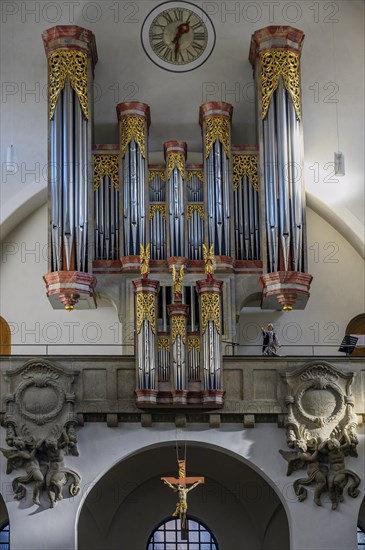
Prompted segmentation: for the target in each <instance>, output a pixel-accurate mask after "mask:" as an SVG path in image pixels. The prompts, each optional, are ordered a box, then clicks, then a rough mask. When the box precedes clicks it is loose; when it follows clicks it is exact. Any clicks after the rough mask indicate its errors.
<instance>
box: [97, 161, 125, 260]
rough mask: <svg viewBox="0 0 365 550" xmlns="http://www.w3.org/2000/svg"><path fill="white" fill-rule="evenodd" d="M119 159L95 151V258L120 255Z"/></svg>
mask: <svg viewBox="0 0 365 550" xmlns="http://www.w3.org/2000/svg"><path fill="white" fill-rule="evenodd" d="M118 164H119V159H118V155H117V154H110V153H106V154H105V153H104V154H103V153H95V154H94V258H95V260H116V259H118V258H119V235H120V230H119V169H118Z"/></svg>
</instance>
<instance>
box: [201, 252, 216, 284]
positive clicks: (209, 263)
mask: <svg viewBox="0 0 365 550" xmlns="http://www.w3.org/2000/svg"><path fill="white" fill-rule="evenodd" d="M203 256H204V271H205V274H206V276H207V278H208V279H213V275H214V265H213V263H214V244H212V245H211V246H210V248H209V250H208V247H207V245H205V244H204V243H203Z"/></svg>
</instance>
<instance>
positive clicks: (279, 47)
mask: <svg viewBox="0 0 365 550" xmlns="http://www.w3.org/2000/svg"><path fill="white" fill-rule="evenodd" d="M303 39H304V33H303V32H302V31H300V30H298V29H294V28H292V27H267V28H265V29H261V30H259V31H256V32H255V33H254V34H253V36H252V40H251V51H250V61H251V64H252V66H253V69H254V72H255V78H256V82H257V89H258V90H259V105H258V107H259V108H258V111H259V123H258V127H259V137H260V147H261V148H262V159H263V164H262V167H263V186H262V192H263V193H264V204H265V210H266V219H265V225H266V241H267V258H266V261H267V271H268V272H269V273H270V272H276V271H294V272H305V271H306V269H307V260H306V236H305V198H304V182H303V147H302V142H303V140H302V121H301V97H300V95H301V92H300V56H301V50H302V44H303Z"/></svg>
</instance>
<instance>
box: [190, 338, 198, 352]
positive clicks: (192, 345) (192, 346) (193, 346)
mask: <svg viewBox="0 0 365 550" xmlns="http://www.w3.org/2000/svg"><path fill="white" fill-rule="evenodd" d="M192 349H196V351H200V338H189V339H188V351H191V350H192Z"/></svg>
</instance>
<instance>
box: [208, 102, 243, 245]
mask: <svg viewBox="0 0 365 550" xmlns="http://www.w3.org/2000/svg"><path fill="white" fill-rule="evenodd" d="M232 111H233V107H232V105H230V104H229V103H224V102H211V103H204V104H203V105H201V107H200V113H199V114H200V117H199V118H200V125H201V127H202V133H203V151H204V172H205V177H206V197H205V202H206V204H207V227H206V239H205V241H207V242H208V246H210V245H211V244H214V253H215V254H216V255H218V256H234V255H235V253H234V243H233V236H232V223H231V221H232V217H233V212H232V210H233V191H232V185H231V173H232V159H231V119H232Z"/></svg>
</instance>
